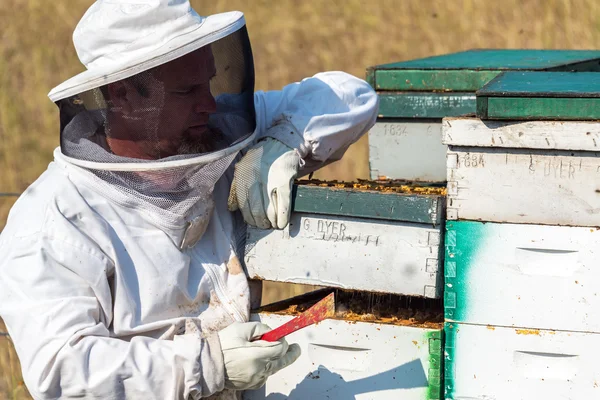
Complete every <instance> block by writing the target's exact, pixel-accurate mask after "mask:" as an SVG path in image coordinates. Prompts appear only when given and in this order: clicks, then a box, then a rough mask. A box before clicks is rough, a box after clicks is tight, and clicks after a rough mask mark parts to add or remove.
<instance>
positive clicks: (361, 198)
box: [245, 183, 445, 298]
mask: <svg viewBox="0 0 600 400" xmlns="http://www.w3.org/2000/svg"><path fill="white" fill-rule="evenodd" d="M337 186H338V187H336V186H335V185H333V184H323V186H320V185H318V184H301V185H297V186H296V187H295V190H294V200H293V213H292V216H291V220H290V224H289V225H288V227H286V228H285V229H284V230H262V229H257V228H253V227H249V228H248V232H247V239H246V256H245V264H246V268H247V272H248V276H249V277H250V278H252V279H260V280H269V281H279V282H289V283H302V284H310V285H319V286H327V287H337V288H343V289H355V290H363V291H372V292H383V293H395V294H404V295H414V296H424V297H431V298H438V297H440V296H441V293H442V286H443V276H442V272H441V269H442V268H441V265H442V255H443V247H442V243H441V232H442V228H443V210H444V195H443V193H444V191H445V189H444V188H443V187H435V186H426V187H422V186H414V185H412V186H406V185H399V184H388V185H381V184H377V183H361V184H357V185H356V186H358V188H355V187H353V185H348V184H345V185H344V184H340V185H337ZM340 186H341V187H340ZM348 186H349V187H348Z"/></svg>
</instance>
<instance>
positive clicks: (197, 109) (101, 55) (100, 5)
mask: <svg viewBox="0 0 600 400" xmlns="http://www.w3.org/2000/svg"><path fill="white" fill-rule="evenodd" d="M73 42H74V44H75V48H76V50H77V53H78V55H79V58H80V60H81V61H82V63H83V64H84V65H85V66H86V68H87V70H86V71H85V72H83V73H81V74H79V75H77V76H75V77H73V78H71V79H69V80H67V81H66V82H64V83H62V84H61V85H59V86H58V87H56V88H54V89H53V90H52V91H51V92H50V94H49V97H50V99H51V100H52V101H54V102H55V103H56V104H57V106H58V107H59V109H60V124H61V154H60V156H61V158H63V159H65V160H66V161H68V162H70V163H72V164H75V165H78V166H80V167H83V168H85V169H87V170H89V171H91V172H93V173H94V174H95V175H96V177H98V178H99V179H100V180H101V181H102V182H104V183H109V184H111V185H112V186H113V187H116V188H117V189H118V190H119V191H120V192H121V193H122V194H124V195H129V196H132V197H135V198H138V199H141V200H143V201H144V202H146V204H149V205H151V206H150V207H153V208H158V209H161V210H165V212H168V213H169V214H170V215H173V214H174V215H181V216H186V214H188V213H189V212H190V210H191V209H192V208H193V207H195V206H196V205H198V204H199V203H200V204H202V203H206V204H212V203H211V202H212V191H213V188H214V185H215V183H216V181H217V180H218V179H219V178H220V177H221V176H222V174H223V173H224V171H225V170H226V169H227V168H228V166H229V165H230V163H231V162H232V160H233V159H234V158H235V156H236V155H237V153H238V152H239V151H240V150H241V149H242V148H244V147H245V146H247V145H248V144H249V143H250V142H251V141H252V139H253V137H254V130H255V115H254V100H253V99H254V97H253V96H254V66H253V59H252V50H251V47H250V42H249V39H248V34H247V31H246V27H245V20H244V16H243V14H242V13H240V12H230V13H223V14H217V15H213V16H209V17H201V16H199V15H198V14H197V13H196V12H195V11H194V10H193V9H192V8H191V6H190V4H189V2H188V1H187V0H98V1H96V2H95V3H94V4H93V5H92V6H91V7H90V8H89V10H88V11H87V12H86V13H85V15H84V16H83V17H82V19H81V21H80V22H79V24H78V26H77V28H76V29H75V32H74V34H73ZM206 207H207V206H205V208H206ZM211 207H212V205H211Z"/></svg>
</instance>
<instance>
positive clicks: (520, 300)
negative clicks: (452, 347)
mask: <svg viewBox="0 0 600 400" xmlns="http://www.w3.org/2000/svg"><path fill="white" fill-rule="evenodd" d="M445 247H446V262H445V282H446V287H445V292H444V308H445V317H446V321H451V322H461V323H468V324H479V325H488V324H489V325H497V326H507V327H516V328H532V329H551V330H561V331H579V332H595V333H600V268H598V266H599V261H598V260H599V259H600V230H598V229H595V228H592V229H590V228H586V227H564V226H548V225H533V224H529V225H525V224H499V223H482V222H473V221H448V222H447V227H446V237H445Z"/></svg>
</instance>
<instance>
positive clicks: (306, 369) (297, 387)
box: [244, 291, 443, 400]
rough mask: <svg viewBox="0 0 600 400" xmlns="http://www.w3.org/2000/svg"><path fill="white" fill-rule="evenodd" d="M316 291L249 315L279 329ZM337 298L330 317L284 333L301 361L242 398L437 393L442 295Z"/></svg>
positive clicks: (425, 396)
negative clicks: (297, 347)
mask: <svg viewBox="0 0 600 400" xmlns="http://www.w3.org/2000/svg"><path fill="white" fill-rule="evenodd" d="M323 292H324V291H318V292H315V293H311V294H308V295H304V296H301V297H299V298H296V299H290V300H286V301H284V302H281V303H279V304H273V305H269V306H267V307H265V308H263V309H261V310H257V311H256V312H254V313H253V314H252V317H251V319H252V320H257V321H261V322H263V323H265V324H267V325H269V326H271V327H276V326H279V325H281V324H283V323H285V322H287V321H289V320H290V319H291V318H293V315H294V314H296V313H297V312H300V311H302V310H303V308H302V304H311V302H310V299H311V298H313V299H320V298H322V297H323V295H322V294H320V293H323ZM336 299H337V304H336V309H337V312H336V317H335V318H334V319H328V320H325V321H323V322H321V323H319V324H317V325H314V326H311V327H309V328H306V329H302V330H299V331H297V332H295V333H293V334H291V335H289V336H288V337H287V338H286V339H287V341H288V342H289V343H297V344H299V345H300V347H301V349H302V355H301V356H300V358H299V359H298V360H297V361H296V362H295V363H294V364H292V365H291V366H289V367H287V368H285V369H284V370H282V371H280V372H278V373H276V374H275V375H273V376H272V377H270V378H269V379H268V381H267V384H266V385H265V386H264V387H263V388H261V389H258V390H253V391H247V392H246V393H245V394H244V398H245V399H248V400H253V399H256V400H259V399H260V400H262V399H265V398H266V399H291V400H293V399H296V400H304V399H314V400H321V399H323V400H325V399H364V400H367V399H369V400H384V399H390V400H392V399H394V400H395V399H406V400H412V399H414V400H417V399H418V400H433V399H436V400H438V399H441V398H442V391H443V388H442V358H443V355H442V350H443V331H442V319H443V315H442V308H441V300H426V299H421V300H420V301H419V300H414V302H410V301H409V300H408V299H406V298H401V297H398V296H388V295H379V296H377V295H371V294H356V293H351V292H342V291H338V292H337V293H336ZM315 301H316V300H315ZM307 302H308V303H307ZM306 307H308V306H306ZM306 307H304V308H306ZM355 307H358V308H356V309H355ZM407 307H412V308H410V309H407Z"/></svg>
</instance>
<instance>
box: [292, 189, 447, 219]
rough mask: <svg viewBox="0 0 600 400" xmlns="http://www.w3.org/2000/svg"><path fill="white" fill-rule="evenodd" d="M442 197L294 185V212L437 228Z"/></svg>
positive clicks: (440, 214) (440, 215) (440, 217)
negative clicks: (427, 225) (410, 223)
mask: <svg viewBox="0 0 600 400" xmlns="http://www.w3.org/2000/svg"><path fill="white" fill-rule="evenodd" d="M443 205H444V198H443V196H436V195H418V194H400V193H385V192H376V191H367V190H355V189H340V188H333V187H320V186H313V185H295V186H294V188H293V194H292V209H293V211H294V212H306V213H316V214H325V215H338V216H349V217H360V218H371V219H378V220H390V221H403V222H415V223H425V224H432V225H439V224H440V223H441V221H442V219H443Z"/></svg>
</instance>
